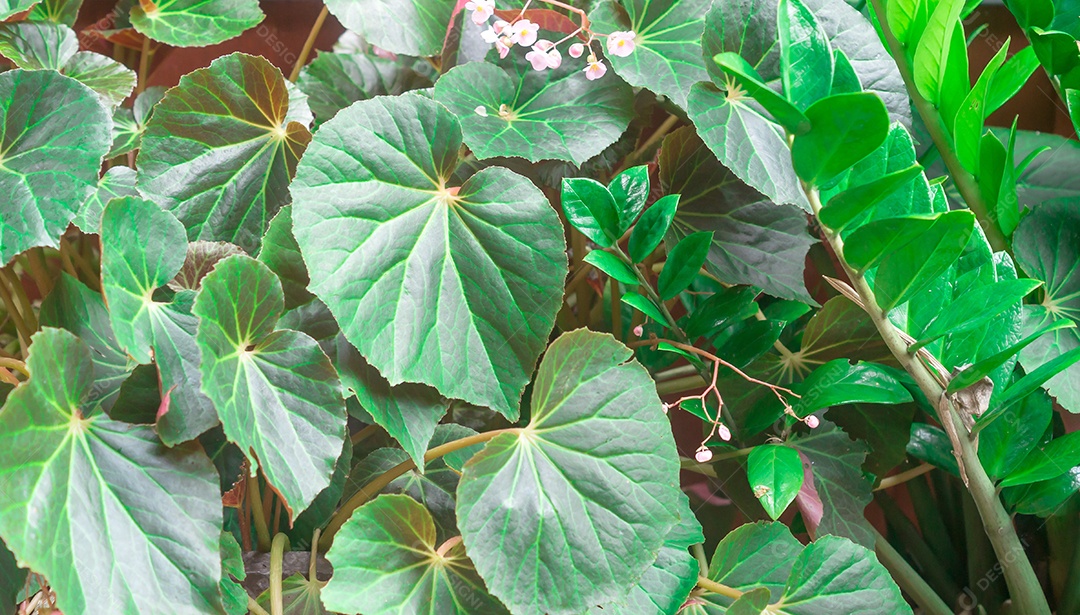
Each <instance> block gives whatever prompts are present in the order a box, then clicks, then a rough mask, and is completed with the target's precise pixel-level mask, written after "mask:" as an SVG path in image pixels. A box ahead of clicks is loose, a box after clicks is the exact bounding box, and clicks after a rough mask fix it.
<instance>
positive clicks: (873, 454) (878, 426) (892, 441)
mask: <svg viewBox="0 0 1080 615" xmlns="http://www.w3.org/2000/svg"><path fill="white" fill-rule="evenodd" d="M914 414H915V404H894V405H888V406H886V405H880V404H849V405H844V406H834V407H833V408H831V409H830V410H829V411H828V412H827V413H826V414H825V418H827V419H829V420H830V421H832V422H834V423H836V424H837V425H839V426H840V428H841V429H843V430H844V433H846V434H848V435H849V436H851V437H852V438H853V439H855V440H861V441H863V442H865V443H866V444H867V446H869V447H870V451H869V453H867V455H866V461H864V462H863V465H862V467H863V470H864V471H866V472H869V473H871V474H873V475H874V476H878V477H883V476H885V475H886V474H888V473H889V471H890V470H892V469H893V468H895V467H896V466H898V465H900V464H901V463H903V462H904V459H906V458H907V443H908V440H909V439H910V437H911V419H912V416H913V415H914ZM980 450H981V449H980Z"/></svg>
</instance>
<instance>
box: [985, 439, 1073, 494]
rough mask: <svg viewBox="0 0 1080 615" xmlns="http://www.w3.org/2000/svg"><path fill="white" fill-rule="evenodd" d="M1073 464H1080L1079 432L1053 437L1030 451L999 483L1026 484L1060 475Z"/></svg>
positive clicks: (1008, 484)
mask: <svg viewBox="0 0 1080 615" xmlns="http://www.w3.org/2000/svg"><path fill="white" fill-rule="evenodd" d="M1075 466H1080V432H1073V433H1069V434H1065V435H1063V436H1060V437H1057V438H1054V439H1053V440H1051V441H1050V442H1049V443H1047V444H1046V445H1045V446H1040V447H1038V448H1036V449H1035V450H1033V451H1031V452H1030V453H1029V454H1028V456H1027V457H1025V458H1024V460H1023V461H1021V462H1020V465H1018V466H1017V467H1016V469H1014V470H1013V471H1012V472H1010V473H1009V474H1008V475H1007V476H1006V477H1005V478H1004V479H1002V481H1001V482H1000V483H999V485H1000V486H1002V487H1011V486H1015V485H1027V484H1030V483H1035V482H1039V481H1042V480H1047V479H1051V478H1054V477H1055V476H1060V475H1062V474H1064V473H1066V472H1068V471H1069V470H1070V469H1072V468H1073V467H1075Z"/></svg>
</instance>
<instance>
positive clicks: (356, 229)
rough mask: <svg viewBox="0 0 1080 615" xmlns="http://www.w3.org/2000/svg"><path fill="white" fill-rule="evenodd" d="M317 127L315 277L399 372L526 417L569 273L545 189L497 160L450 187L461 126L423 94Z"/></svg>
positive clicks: (300, 180) (306, 215) (311, 203)
mask: <svg viewBox="0 0 1080 615" xmlns="http://www.w3.org/2000/svg"><path fill="white" fill-rule="evenodd" d="M318 135H319V138H318V139H316V140H315V141H314V143H313V144H312V146H311V149H310V150H309V151H308V152H307V154H306V155H305V156H304V160H303V163H302V164H301V165H300V167H299V170H298V171H297V178H296V181H295V182H294V183H293V185H292V190H293V193H294V196H295V204H294V206H293V220H294V222H295V226H294V228H293V232H294V234H295V235H296V239H297V243H298V244H299V245H300V249H301V251H302V252H303V255H304V260H305V261H306V262H307V265H308V271H309V273H310V276H311V285H310V290H311V291H312V292H314V293H315V294H316V295H317V296H318V297H319V298H320V299H322V300H323V302H324V303H326V305H327V306H328V307H329V308H330V311H331V312H333V313H334V315H335V316H336V317H337V320H338V323H339V324H340V325H341V330H342V332H344V334H345V337H346V338H347V339H348V340H349V341H350V342H351V343H352V344H353V345H354V346H356V347H357V349H358V350H359V351H360V354H362V355H363V356H364V357H365V358H366V359H367V360H368V362H370V363H371V365H373V366H374V367H375V368H376V369H378V370H379V371H380V372H381V373H382V375H383V376H384V377H385V378H386V379H387V380H388V381H389V382H390V383H391V384H392V385H396V384H400V383H401V382H404V381H409V382H419V383H423V384H427V385H429V386H433V387H435V388H436V389H438V390H439V392H440V393H442V394H443V395H445V396H446V397H450V398H456V399H463V400H465V401H468V402H471V403H475V404H478V405H484V406H488V407H491V408H494V409H496V410H498V411H500V412H502V413H504V414H505V415H506V416H508V417H510V418H511V419H516V418H517V415H518V401H519V398H520V396H521V392H522V390H523V389H524V387H525V384H526V383H527V382H528V380H529V376H530V374H531V373H532V371H533V365H534V364H535V361H536V358H537V356H539V354H540V351H541V350H542V349H543V347H544V344H545V342H546V340H547V337H548V333H549V332H550V331H551V328H552V325H553V324H554V321H555V314H556V313H557V312H558V310H559V306H560V305H561V302H562V298H561V289H562V286H563V282H564V280H565V277H566V260H565V258H566V257H565V253H564V251H565V244H564V239H563V227H562V224H561V223H560V222H559V219H558V216H557V215H556V213H555V212H554V211H553V210H552V209H551V206H550V205H549V204H548V201H547V199H546V198H545V197H544V195H543V194H542V193H541V192H540V191H539V190H537V189H536V188H535V187H534V186H533V185H532V183H531V182H529V181H528V180H527V179H525V178H524V177H521V176H519V175H516V174H514V173H512V172H510V171H508V170H506V169H503V168H500V167H493V168H488V169H484V170H483V171H480V172H479V173H477V174H476V175H473V176H472V177H471V178H470V179H469V180H468V181H466V182H465V184H464V185H462V186H461V187H460V188H459V189H454V188H450V187H448V186H447V181H448V180H449V178H450V177H451V176H452V175H453V172H454V167H455V166H456V164H457V158H458V148H459V146H460V144H461V133H460V131H459V129H458V126H457V121H456V120H455V119H454V117H453V116H452V115H451V114H450V113H448V112H447V111H446V109H445V108H443V107H442V106H440V105H439V104H438V103H436V102H434V101H431V100H430V99H425V98H422V97H420V96H418V95H409V94H407V95H404V96H399V97H381V98H377V99H372V100H370V101H362V102H358V103H355V104H354V105H352V106H351V107H349V108H348V109H346V110H344V111H342V112H341V113H339V114H338V115H337V116H336V117H335V118H334V119H332V120H330V121H329V122H327V123H326V124H324V125H323V127H322V128H320V129H319V132H318ZM343 178H352V179H351V180H348V181H346V180H345V179H343ZM455 193H456V194H455ZM387 305H392V306H393V308H392V309H387Z"/></svg>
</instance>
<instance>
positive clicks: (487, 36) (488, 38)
mask: <svg viewBox="0 0 1080 615" xmlns="http://www.w3.org/2000/svg"><path fill="white" fill-rule="evenodd" d="M508 25H510V24H508V23H506V22H505V21H503V20H501V19H496V20H495V23H493V24H490V25H488V29H487V30H484V31H483V32H481V33H480V38H482V39H484V42H485V43H487V44H489V45H493V44H495V42H496V41H498V40H499V35H500V34H502V31H503V29H504V28H506V26H508Z"/></svg>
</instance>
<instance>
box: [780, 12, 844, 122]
mask: <svg viewBox="0 0 1080 615" xmlns="http://www.w3.org/2000/svg"><path fill="white" fill-rule="evenodd" d="M777 31H778V32H779V34H780V37H779V39H780V78H781V80H782V81H783V83H784V93H785V94H786V95H787V97H788V99H790V100H791V102H792V103H794V105H795V107H796V108H798V109H806V108H807V107H809V106H810V105H812V104H814V103H815V102H817V101H819V100H821V99H822V98H825V97H826V96H828V95H829V92H830V90H831V89H832V81H833V57H832V49H831V47H830V46H829V40H828V38H827V37H826V35H825V32H824V31H822V29H821V27H820V26H818V23H817V20H816V19H815V18H814V14H813V13H812V12H810V9H809V8H807V6H806V5H805V4H803V3H802V2H800V1H799V0H780V6H779V8H778V9H777ZM793 132H794V131H793Z"/></svg>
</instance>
